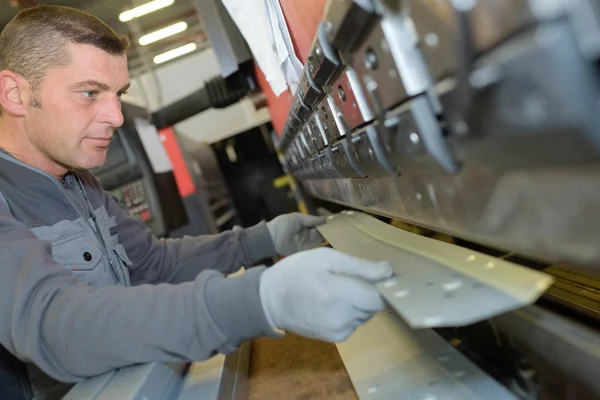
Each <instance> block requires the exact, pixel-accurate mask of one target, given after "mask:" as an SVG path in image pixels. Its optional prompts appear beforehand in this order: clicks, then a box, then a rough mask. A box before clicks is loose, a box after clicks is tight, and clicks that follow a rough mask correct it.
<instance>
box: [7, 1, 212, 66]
mask: <svg viewBox="0 0 600 400" xmlns="http://www.w3.org/2000/svg"><path fill="white" fill-rule="evenodd" d="M148 1H149V0H135V1H127V0H125V1H123V0H100V1H93V0H62V1H45V0H0V29H1V28H3V27H4V26H5V25H6V24H7V23H8V22H9V21H10V20H11V18H12V17H13V16H14V15H15V14H16V13H17V12H18V10H19V9H20V7H28V6H32V5H36V4H44V5H63V6H70V7H75V8H78V9H81V10H84V11H87V12H89V13H91V14H94V15H95V16H97V17H98V18H100V19H102V20H103V21H104V22H106V23H107V24H108V25H110V26H111V27H112V28H113V29H114V30H116V31H117V32H119V33H122V34H126V35H128V36H129V37H130V39H131V41H132V45H133V46H132V49H131V51H130V53H129V67H130V70H131V72H132V74H134V75H135V74H137V73H140V72H143V71H145V70H147V69H148V68H151V67H153V63H152V59H153V58H154V56H156V55H158V54H160V53H163V52H165V51H168V50H171V49H173V48H176V47H179V46H181V45H184V44H187V43H190V42H195V43H196V44H197V45H198V50H197V51H200V50H201V49H204V48H206V47H207V46H208V45H209V44H208V39H207V38H206V35H205V33H204V30H203V27H202V23H201V21H200V20H199V18H198V14H197V13H196V10H195V8H194V6H193V4H192V1H191V0H175V3H174V4H172V5H170V6H168V7H165V8H163V9H161V10H158V11H156V12H153V13H150V14H147V15H145V16H142V17H140V18H137V19H134V20H132V21H129V22H126V23H123V22H121V21H120V20H119V14H120V13H121V12H123V11H126V10H128V9H131V8H133V7H135V6H137V5H140V4H144V3H147V2H148ZM179 21H185V22H186V23H187V25H188V28H187V30H185V31H184V32H182V33H180V34H177V35H174V36H171V37H169V38H166V39H163V40H161V41H158V42H155V43H152V44H150V45H147V46H141V45H139V44H138V39H139V37H140V36H142V35H144V34H147V33H150V32H153V31H155V30H157V29H160V28H164V27H166V26H169V25H171V24H174V23H176V22H179Z"/></svg>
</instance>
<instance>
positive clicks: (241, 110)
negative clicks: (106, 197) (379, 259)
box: [0, 0, 600, 400]
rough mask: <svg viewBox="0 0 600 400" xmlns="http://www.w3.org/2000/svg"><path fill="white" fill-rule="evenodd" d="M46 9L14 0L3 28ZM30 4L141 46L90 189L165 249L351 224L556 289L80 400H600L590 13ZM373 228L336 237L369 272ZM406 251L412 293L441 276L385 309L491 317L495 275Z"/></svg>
mask: <svg viewBox="0 0 600 400" xmlns="http://www.w3.org/2000/svg"><path fill="white" fill-rule="evenodd" d="M36 4H38V2H37V1H35V0H11V1H7V0H4V1H2V0H0V27H2V26H3V25H4V24H5V23H7V22H8V21H9V20H10V19H11V18H12V17H13V16H14V15H15V14H16V12H17V11H18V10H19V9H22V8H27V7H32V6H35V5H36ZM39 4H62V5H68V6H72V7H76V8H79V9H82V10H85V11H88V12H91V13H92V14H94V15H96V16H98V17H99V18H101V19H102V20H104V21H105V22H107V23H108V24H109V25H110V26H112V27H113V28H114V29H115V30H117V31H118V32H120V33H122V34H125V35H128V36H129V37H130V38H131V40H132V44H133V48H132V50H131V53H130V54H129V69H130V74H131V81H132V86H131V89H130V91H129V93H128V94H127V95H126V96H124V104H123V113H124V116H125V124H124V125H123V127H122V128H120V129H119V130H118V132H117V136H116V138H115V141H114V142H113V143H112V145H111V149H110V151H109V157H108V160H107V163H106V165H105V166H104V167H102V168H100V169H98V170H96V171H95V173H96V174H97V175H98V177H99V178H100V180H101V182H102V184H103V185H104V187H105V188H106V189H107V190H108V191H110V192H111V193H112V194H113V195H115V197H116V198H117V199H118V200H119V201H120V202H121V204H122V205H123V207H125V208H126V209H127V210H128V211H129V212H131V213H132V214H133V215H135V216H137V217H139V218H140V219H142V220H144V221H145V222H146V223H147V224H148V226H149V228H150V229H152V231H153V232H154V233H155V234H156V235H157V236H159V237H179V236H182V235H188V234H189V235H199V234H211V233H217V232H220V231H223V230H226V229H230V228H232V227H233V226H235V225H242V226H250V225H252V224H255V223H257V222H259V221H261V220H268V219H271V218H273V217H275V216H277V215H279V214H281V213H285V212H290V211H293V210H300V211H303V212H311V213H315V214H316V213H319V214H322V215H328V216H333V217H334V218H336V217H335V214H336V213H340V212H342V211H344V210H347V209H350V210H360V211H362V212H366V213H368V214H370V215H372V216H374V217H375V218H377V219H378V220H379V221H382V222H384V223H386V224H389V225H391V226H394V227H395V228H396V229H401V230H403V231H406V232H410V233H412V234H415V235H419V236H420V238H419V239H422V238H427V240H426V241H421V240H420V241H419V242H420V243H421V242H422V243H429V247H428V248H429V250H431V252H433V250H432V249H435V248H439V246H438V245H437V244H434V243H439V242H444V244H445V245H448V246H451V247H445V248H446V249H449V250H447V251H445V252H442V253H440V254H437V257H439V260H440V262H441V261H449V260H450V259H451V258H452V257H451V254H463V253H464V252H467V253H468V255H465V256H464V257H463V258H461V259H460V260H458V261H457V260H455V259H453V260H450V261H452V262H455V263H458V265H460V266H461V268H462V269H463V271H467V272H469V273H470V274H471V275H472V274H475V275H477V276H483V277H484V278H485V277H486V276H491V275H492V274H491V273H490V274H487V275H486V271H492V270H493V271H494V274H497V275H494V276H496V277H498V276H501V277H503V278H505V279H510V276H507V274H506V273H505V274H504V275H503V272H504V271H503V269H502V268H501V265H504V262H509V263H512V264H513V265H516V266H519V267H522V268H529V269H535V270H537V271H542V272H543V273H545V274H547V275H548V276H550V277H552V279H553V280H554V283H553V284H552V285H551V287H550V288H549V289H548V290H546V291H545V292H544V294H543V295H542V297H541V298H540V299H539V300H537V301H536V302H535V304H533V305H531V306H528V307H524V308H521V309H518V310H516V311H510V312H503V313H500V314H499V315H497V314H494V315H491V316H490V317H489V318H487V319H485V320H481V321H478V322H476V323H473V324H468V325H466V326H448V325H447V324H446V323H445V321H443V319H441V318H439V316H432V315H425V311H423V310H421V311H422V312H423V315H422V317H423V321H425V322H426V325H427V329H412V328H410V327H409V326H408V325H407V323H406V321H405V320H404V319H403V318H401V317H400V316H399V314H397V313H396V312H395V311H390V312H386V313H382V314H380V315H378V316H376V318H374V319H373V320H372V321H370V322H369V323H367V324H366V325H365V326H364V327H361V328H360V329H359V330H358V331H357V333H356V334H355V335H354V336H353V337H352V338H351V339H350V340H349V341H347V342H346V343H343V344H340V345H338V346H337V347H336V346H334V345H329V344H325V343H321V342H316V341H310V340H303V339H299V338H297V337H288V338H286V339H285V340H282V341H269V340H256V341H254V342H253V343H252V351H251V349H250V343H247V344H245V345H244V346H243V347H242V349H241V350H240V351H239V352H238V353H235V354H233V355H230V356H228V357H223V356H218V357H215V358H213V359H212V360H210V361H208V362H206V363H193V364H191V365H187V364H186V365H182V364H177V365H166V364H158V363H154V364H148V365H141V366H135V367H131V368H125V369H123V370H120V371H115V372H112V373H109V374H106V375H104V376H101V377H98V378H93V379H89V380H86V381H84V382H82V383H81V384H79V385H77V386H76V387H75V388H74V389H73V391H72V392H71V393H70V394H69V396H70V397H68V398H70V399H75V398H77V399H96V398H114V397H115V393H118V394H119V397H120V398H124V399H129V398H131V399H133V398H143V397H144V396H146V398H148V399H150V398H155V397H156V398H161V399H167V398H168V399H183V398H206V399H225V398H227V399H231V398H235V399H243V398H250V399H253V398H257V399H263V398H296V397H297V398H310V399H330V398H337V399H357V398H359V399H361V400H362V399H397V398H402V399H419V400H420V399H428V400H433V399H440V400H441V399H444V400H447V399H450V400H454V399H456V400H463V399H467V398H468V399H486V400H487V399H525V400H534V399H536V400H537V399H543V400H544V399H551V400H554V399H592V398H600V380H598V379H597V377H596V375H597V374H596V373H595V371H596V370H597V369H598V367H599V366H600V336H599V335H598V322H599V321H600V279H599V272H600V269H599V268H600V246H598V243H599V242H600V228H599V227H600V165H599V153H600V128H599V125H598V122H597V116H598V115H599V111H600V109H599V108H600V102H599V99H600V76H599V72H600V71H599V69H598V66H599V65H600V3H598V2H597V1H595V0H504V1H496V0H479V1H457V0H329V1H328V0H304V1H294V0H266V1H262V0H256V1H254V0H243V1H241V0H223V1H219V0H154V1H148V0H136V1H126V2H122V1H116V0H101V1H94V2H91V1H83V0H71V1H63V2H61V1H56V2H52V1H40V2H39ZM257 43H258V46H257ZM259 66H262V67H263V69H262V70H261V68H259ZM288 89H289V90H288ZM275 93H277V94H278V95H276V94H275ZM350 212H351V213H352V212H356V211H350ZM345 215H346V216H349V215H351V214H345ZM331 226H335V225H334V224H331ZM367 231H368V230H362V231H361V230H360V229H359V230H356V229H354V230H349V229H348V230H340V229H337V230H336V229H333V228H332V229H330V234H332V235H333V236H331V238H333V239H335V240H333V239H332V243H333V242H335V243H340V240H341V241H342V243H345V244H346V245H347V244H348V243H354V244H355V246H353V251H356V252H359V253H361V254H365V255H368V254H375V253H374V252H375V250H376V249H377V248H378V246H382V243H381V242H382V241H385V240H384V239H386V238H387V236H386V235H383V236H386V237H381V235H380V236H378V235H377V234H373V232H371V233H369V232H367ZM331 232H332V233H331ZM388 236H391V235H388ZM406 237H410V236H406ZM409 242H410V240H409V239H407V243H403V248H404V249H405V250H406V248H410V243H409ZM388 245H389V243H388ZM338 247H339V246H338ZM426 247H427V246H426ZM403 251H404V250H403ZM408 256H410V257H411V259H414V260H419V262H422V263H425V264H419V265H416V264H418V263H417V262H415V265H411V266H410V267H411V268H413V270H411V271H412V272H414V273H415V274H414V275H418V273H419V272H420V271H421V272H422V271H425V270H426V271H433V272H431V274H430V275H431V276H427V277H425V276H421V277H420V278H419V279H421V278H423V279H425V280H424V283H423V282H421V281H419V280H418V279H416V278H411V274H404V276H401V277H400V278H399V279H398V282H396V283H394V284H392V283H391V282H390V283H389V284H388V286H387V287H386V286H384V287H383V288H382V291H383V292H385V293H384V294H386V296H387V297H386V298H387V299H388V301H390V304H392V303H393V305H394V306H398V305H399V304H400V306H402V302H403V301H404V300H406V302H405V303H408V304H413V306H414V304H417V303H418V301H417V300H414V299H415V298H417V299H418V298H427V299H438V298H440V299H443V300H439V301H442V302H443V305H444V307H440V309H442V308H443V309H450V310H452V309H453V307H452V303H453V302H454V303H455V304H461V306H460V307H463V309H464V307H469V309H468V310H467V309H464V310H465V313H464V314H470V313H473V312H474V311H477V313H478V314H482V313H483V314H485V309H484V308H485V304H486V303H487V300H489V297H488V296H490V295H489V293H488V292H486V290H484V288H485V287H486V285H488V284H489V285H491V286H492V287H493V286H494V281H493V279H492V278H487V280H486V279H483V282H484V283H485V284H483V283H482V282H480V281H477V280H474V281H471V280H469V279H470V278H469V279H467V278H468V277H469V276H471V275H469V273H467V274H466V275H465V274H463V273H460V274H459V273H457V272H456V271H455V272H454V273H452V272H451V271H450V272H448V270H446V269H444V268H442V267H440V265H441V264H443V263H441V264H440V265H438V264H436V263H432V262H431V259H429V260H428V259H427V257H425V259H423V258H419V257H417V256H418V254H417V252H416V251H414V252H412V253H409V254H408V255H407V257H408ZM489 257H492V259H495V260H502V261H501V262H500V261H497V262H494V261H489V260H490V258H489ZM481 259H485V260H487V261H486V262H485V263H481V262H479V260H481ZM266 262H267V263H268V262H270V260H267V261H266ZM399 262H401V261H399ZM443 274H447V276H446V275H443ZM465 276H467V277H466V278H465ZM403 279H404V280H403ZM522 284H523V282H518V281H514V282H513V285H514V288H515V290H516V289H519V288H521V286H522ZM394 285H403V286H401V287H400V286H398V287H397V289H396V286H394ZM411 293H413V294H416V295H415V296H413V297H411V296H412V295H411ZM486 293H488V294H486ZM465 297H467V301H465ZM390 299H391V300H390ZM436 301H437V300H436ZM465 304H466V306H465ZM433 305H434V306H435V304H433ZM429 306H431V304H429ZM414 307H416V306H414ZM460 307H458V306H457V307H455V308H454V310H455V311H456V312H457V313H459V314H460V310H461V308H460ZM434 308H435V307H434ZM430 309H431V308H428V310H430ZM412 311H414V312H417V313H418V312H419V309H418V307H416V308H414V309H413V310H412ZM467 311H469V313H467ZM290 360H292V361H290ZM1 361H2V360H0V362H1ZM11 362H12V361H11ZM324 371H327V373H325V372H324ZM102 396H104V397H102ZM152 396H155V397H152Z"/></svg>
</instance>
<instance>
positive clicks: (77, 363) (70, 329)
mask: <svg viewBox="0 0 600 400" xmlns="http://www.w3.org/2000/svg"><path fill="white" fill-rule="evenodd" d="M0 259H2V267H1V268H0V344H2V345H3V346H4V347H6V348H7V349H8V350H9V351H10V352H11V353H13V354H14V355H15V356H17V357H18V358H20V359H21V360H23V361H26V362H31V363H34V364H36V365H37V366H38V367H39V368H40V369H42V370H43V371H44V372H45V373H47V374H48V375H50V376H52V377H53V378H55V379H57V380H60V381H63V382H75V381H77V380H79V379H81V378H85V377H89V376H93V375H97V374H100V373H103V372H106V371H109V370H112V369H115V368H121V367H124V366H128V365H132V364H138V363H145V362H150V361H165V362H167V361H195V360H203V359H206V358H208V357H210V356H211V355H212V354H213V353H214V352H223V353H228V352H231V351H234V350H235V349H236V348H237V346H239V344H240V343H242V342H243V341H244V340H247V339H250V338H254V337H259V336H273V335H274V334H273V331H272V329H271V328H270V326H269V323H268V322H267V320H266V317H265V314H264V311H263V308H262V305H261V301H260V297H259V278H260V276H261V274H262V272H263V270H264V268H260V267H259V268H253V269H251V270H249V271H247V272H246V273H244V274H242V275H240V276H236V277H232V278H225V277H224V276H223V275H222V274H220V273H219V272H216V271H205V272H203V273H201V274H200V275H198V276H197V277H196V279H195V280H194V281H192V282H187V283H182V284H179V285H171V284H161V285H156V286H154V285H141V286H137V287H119V286H108V287H104V288H99V289H97V288H92V287H90V286H88V285H86V284H84V283H80V282H79V280H78V279H77V277H76V276H75V275H73V274H72V273H71V272H70V271H69V270H67V269H66V268H64V267H61V266H59V265H57V264H56V263H55V262H54V260H53V259H52V255H51V247H50V245H49V244H48V243H47V242H44V241H41V240H39V239H38V238H37V237H36V236H35V235H34V234H33V233H32V232H31V231H30V230H29V229H28V228H27V227H26V226H24V225H23V224H22V223H20V222H18V221H17V220H15V219H14V218H13V217H12V215H11V213H10V210H9V209H8V207H7V206H6V205H5V204H4V203H3V202H0Z"/></svg>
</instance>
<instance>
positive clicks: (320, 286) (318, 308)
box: [259, 248, 393, 342]
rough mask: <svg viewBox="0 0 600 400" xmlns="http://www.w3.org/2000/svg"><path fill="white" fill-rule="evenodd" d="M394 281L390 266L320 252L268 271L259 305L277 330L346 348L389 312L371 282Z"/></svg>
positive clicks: (299, 256) (286, 261)
mask: <svg viewBox="0 0 600 400" xmlns="http://www.w3.org/2000/svg"><path fill="white" fill-rule="evenodd" d="M392 275H393V268H392V266H391V265H390V264H388V263H374V262H370V261H365V260H361V259H358V258H354V257H351V256H349V255H346V254H342V253H339V252H337V251H335V250H332V249H329V248H319V249H315V250H310V251H306V252H303V253H298V254H296V255H293V256H291V257H288V258H285V259H284V260H282V261H280V262H278V263H277V264H275V265H274V266H272V267H271V268H269V269H267V270H265V271H264V272H263V273H262V275H261V280H260V289H259V291H260V299H261V302H262V306H263V309H264V311H265V314H266V317H267V320H268V321H269V323H270V324H271V325H272V326H273V328H276V329H282V330H285V331H290V332H294V333H297V334H299V335H302V336H305V337H309V338H314V339H321V340H325V341H328V342H341V341H344V340H346V339H347V338H348V337H349V336H350V335H351V334H352V332H354V330H355V329H356V328H357V327H358V326H359V325H361V324H362V323H364V322H366V321H368V320H369V319H370V318H371V317H372V316H373V315H374V314H375V313H376V312H378V311H381V310H382V309H383V308H384V302H383V299H382V298H381V295H380V294H379V292H378V291H377V289H375V287H374V286H373V285H372V282H376V281H379V280H382V279H386V278H389V277H391V276H392Z"/></svg>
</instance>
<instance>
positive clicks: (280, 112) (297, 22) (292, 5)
mask: <svg viewBox="0 0 600 400" xmlns="http://www.w3.org/2000/svg"><path fill="white" fill-rule="evenodd" d="M279 2H280V4H281V8H282V10H283V14H284V16H285V20H286V23H287V26H288V29H289V31H290V36H291V37H292V43H293V44H294V50H295V51H296V55H297V56H298V58H299V59H300V61H302V63H306V59H307V58H308V55H309V54H310V47H311V45H312V42H313V39H314V37H315V34H316V32H317V28H318V26H319V22H320V21H321V20H322V19H323V15H324V11H325V5H326V4H327V0H303V1H297V0H279ZM256 69H257V71H256V76H257V79H258V83H259V85H260V86H261V88H262V90H263V92H264V94H265V96H266V98H267V107H268V108H269V113H270V114H271V120H272V124H273V129H275V132H277V134H278V135H281V132H282V131H283V127H284V125H285V121H286V119H287V116H288V112H289V110H290V108H291V107H292V95H291V93H290V92H289V91H288V92H285V93H282V94H281V95H280V96H279V97H277V96H275V94H274V93H273V91H271V87H270V86H269V83H268V82H267V80H266V79H265V76H264V75H263V74H262V72H261V71H260V70H259V69H258V67H257V68H256Z"/></svg>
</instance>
